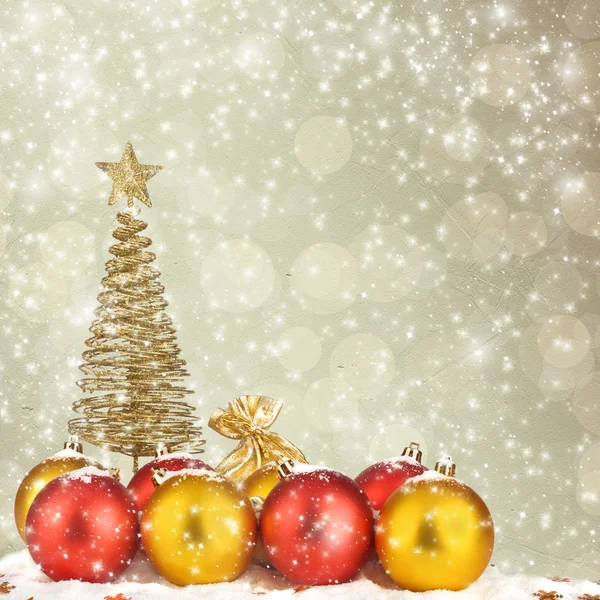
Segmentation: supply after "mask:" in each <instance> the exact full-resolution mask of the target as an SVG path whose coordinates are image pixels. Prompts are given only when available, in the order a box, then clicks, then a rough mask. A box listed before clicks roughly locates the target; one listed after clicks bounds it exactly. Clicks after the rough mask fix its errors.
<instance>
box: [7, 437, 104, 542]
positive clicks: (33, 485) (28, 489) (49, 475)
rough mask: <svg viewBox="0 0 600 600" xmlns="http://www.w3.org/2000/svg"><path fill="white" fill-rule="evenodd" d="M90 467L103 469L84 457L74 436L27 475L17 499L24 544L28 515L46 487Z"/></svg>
mask: <svg viewBox="0 0 600 600" xmlns="http://www.w3.org/2000/svg"><path fill="white" fill-rule="evenodd" d="M90 465H94V466H96V467H98V468H102V467H100V465H99V464H98V463H97V462H95V461H94V460H92V459H91V458H89V457H88V456H84V454H83V446H82V445H81V444H80V443H79V441H78V439H77V436H76V435H72V436H70V437H69V441H68V442H65V449H64V450H62V451H61V452H57V453H56V454H54V455H53V456H50V457H49V458H47V459H46V460H44V461H42V462H41V463H39V464H38V465H36V466H35V467H33V469H31V471H29V473H27V475H25V477H24V479H23V481H22V482H21V485H20V486H19V489H18V490H17V495H16V497H15V523H16V525H17V529H18V530H19V535H20V536H21V537H22V538H23V541H24V542H25V541H26V538H25V521H26V519H27V513H28V512H29V508H30V506H31V503H32V502H33V500H34V499H35V497H36V496H37V495H38V494H39V492H40V491H41V490H42V489H43V488H44V486H45V485H46V484H47V483H49V482H50V481H52V480H53V479H54V478H55V477H58V476H59V475H62V474H63V473H67V472H68V471H74V470H75V469H81V468H82V467H88V466H90Z"/></svg>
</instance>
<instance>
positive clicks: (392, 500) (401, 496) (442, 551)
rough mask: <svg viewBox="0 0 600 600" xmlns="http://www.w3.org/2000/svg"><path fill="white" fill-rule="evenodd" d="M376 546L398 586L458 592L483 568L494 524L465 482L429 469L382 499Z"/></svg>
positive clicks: (469, 583) (490, 546)
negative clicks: (383, 501) (384, 500)
mask: <svg viewBox="0 0 600 600" xmlns="http://www.w3.org/2000/svg"><path fill="white" fill-rule="evenodd" d="M375 547H376V549H377V554H378V556H379V559H380V560H381V563H382V565H383V567H384V568H385V570H386V572H387V573H388V575H389V576H390V577H391V578H392V579H393V580H394V581H395V582H396V583H397V584H398V585H399V586H401V587H403V588H405V589H407V590H410V591H413V592H425V591H429V590H438V589H444V590H453V591H459V590H463V589H465V588H467V587H468V586H470V585H471V584H472V583H474V582H475V581H476V580H477V579H478V578H479V577H480V575H481V574H482V573H483V572H484V571H485V568H486V567H487V565H488V563H489V561H490V558H491V556H492V550H493V548H494V524H493V522H492V517H491V515H490V511H489V510H488V508H487V506H486V505H485V503H484V501H483V500H482V499H481V498H480V497H479V496H478V495H477V494H476V493H475V492H474V491H473V490H472V489H471V488H470V487H469V486H467V485H466V484H464V483H462V482H460V481H458V480H456V479H454V478H453V477H448V476H445V475H441V474H439V473H436V472H435V471H428V472H427V473H426V474H424V475H421V476H420V477H419V478H417V479H416V480H412V481H408V482H407V483H405V484H404V485H403V486H402V487H400V488H398V489H397V490H396V491H395V492H394V493H393V494H392V495H391V496H390V497H389V498H388V499H387V501H386V502H385V504H384V505H383V507H382V509H381V512H380V513H379V518H378V520H377V525H376V528H375Z"/></svg>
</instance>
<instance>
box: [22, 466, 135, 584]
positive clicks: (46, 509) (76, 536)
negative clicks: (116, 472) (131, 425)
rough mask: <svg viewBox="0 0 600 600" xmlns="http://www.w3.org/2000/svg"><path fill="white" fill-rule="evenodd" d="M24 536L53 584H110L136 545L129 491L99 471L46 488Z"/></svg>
mask: <svg viewBox="0 0 600 600" xmlns="http://www.w3.org/2000/svg"><path fill="white" fill-rule="evenodd" d="M26 532H27V533H26V535H27V547H28V548H29V552H30V554H31V557H32V558H33V560H34V561H35V563H36V564H38V565H39V567H40V569H41V570H42V571H43V572H44V573H45V574H46V575H48V577H50V578H51V579H53V580H54V581H62V580H65V579H79V580H80V581H89V582H91V583H106V582H108V581H112V580H113V579H115V578H116V577H117V576H118V575H120V574H121V573H122V572H123V571H124V570H125V569H126V568H127V566H128V565H129V563H131V561H132V560H133V557H134V556H135V553H136V550H137V546H138V520H137V512H136V510H135V506H134V505H133V502H132V501H131V498H130V497H129V494H128V493H127V490H126V489H125V487H124V486H123V485H121V484H120V483H119V482H118V481H116V480H115V479H113V478H112V477H111V476H110V475H109V474H108V473H106V472H105V471H100V470H99V469H97V468H95V467H86V468H83V469H79V470H77V471H71V472H70V473H66V474H64V475H60V476H59V477H57V478H56V479H53V480H52V481H51V482H50V483H49V484H48V485H46V486H45V487H44V488H43V489H42V491H41V492H40V493H39V494H38V495H37V497H36V498H35V500H34V501H33V504H32V505H31V508H30V509H29V513H28V514H27V524H26Z"/></svg>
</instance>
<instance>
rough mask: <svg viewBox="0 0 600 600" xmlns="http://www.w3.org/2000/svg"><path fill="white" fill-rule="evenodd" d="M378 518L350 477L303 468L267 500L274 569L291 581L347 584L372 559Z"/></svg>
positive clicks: (264, 524)
mask: <svg viewBox="0 0 600 600" xmlns="http://www.w3.org/2000/svg"><path fill="white" fill-rule="evenodd" d="M372 530H373V515H372V511H371V508H370V507H369V502H368V499H367V497H366V496H365V494H364V492H363V491H362V490H361V489H360V488H359V487H358V486H357V485H356V483H354V481H352V479H350V478H349V477H347V476H346V475H343V474H342V473H339V472H338V471H333V470H329V469H324V468H318V467H307V466H306V465H297V466H296V467H294V470H293V471H292V472H291V473H290V474H288V475H287V476H285V477H284V478H283V479H282V480H281V481H280V482H279V483H278V484H277V485H276V486H275V488H274V489H273V491H272V492H271V493H270V494H269V495H268V496H267V498H266V500H265V503H264V506H263V509H262V513H261V517H260V535H261V539H262V542H263V544H264V547H265V550H266V553H267V556H268V557H269V560H270V561H271V564H272V565H273V566H274V567H275V568H276V569H277V570H278V571H279V572H280V573H282V574H283V575H284V576H285V577H287V578H288V579H289V580H290V581H293V582H294V583H299V584H305V585H326V584H333V583H342V582H344V581H347V580H348V579H350V578H351V577H352V576H353V575H355V574H356V572H357V571H358V570H359V569H360V567H361V566H362V565H363V563H364V562H365V560H366V557H367V554H368V551H369V547H370V545H371V538H372Z"/></svg>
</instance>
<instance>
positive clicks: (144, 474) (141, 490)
mask: <svg viewBox="0 0 600 600" xmlns="http://www.w3.org/2000/svg"><path fill="white" fill-rule="evenodd" d="M155 454H156V458H155V459H154V460H151V461H150V462H149V463H147V464H145V465H144V466H143V467H142V468H141V469H140V470H139V471H138V472H137V473H136V474H135V475H134V476H133V477H132V479H131V481H130V482H129V484H128V485H127V489H128V490H129V493H130V494H131V497H132V499H133V503H134V504H135V506H136V508H137V509H138V511H141V510H143V508H144V505H145V504H146V502H147V501H148V498H150V496H151V495H152V493H153V492H154V490H155V485H154V483H153V481H152V476H153V475H154V470H155V469H166V470H167V471H181V470H182V469H208V470H211V471H212V467H210V466H209V465H207V464H206V463H204V462H202V461H201V460H200V459H199V458H195V457H194V456H192V455H191V454H187V453H186V452H171V450H170V448H168V447H167V446H164V445H163V444H159V445H158V446H157V447H156V452H155Z"/></svg>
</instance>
